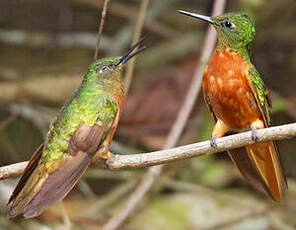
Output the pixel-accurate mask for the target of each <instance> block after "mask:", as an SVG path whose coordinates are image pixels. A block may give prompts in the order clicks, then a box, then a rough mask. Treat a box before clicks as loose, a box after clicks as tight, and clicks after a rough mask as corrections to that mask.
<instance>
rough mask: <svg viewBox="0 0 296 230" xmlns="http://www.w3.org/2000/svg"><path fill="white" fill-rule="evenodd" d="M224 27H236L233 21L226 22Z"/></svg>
mask: <svg viewBox="0 0 296 230" xmlns="http://www.w3.org/2000/svg"><path fill="white" fill-rule="evenodd" d="M222 25H223V26H224V27H225V28H227V29H231V28H235V25H234V24H233V23H232V22H231V21H226V22H224V23H223V24H222Z"/></svg>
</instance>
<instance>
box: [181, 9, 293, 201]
mask: <svg viewBox="0 0 296 230" xmlns="http://www.w3.org/2000/svg"><path fill="white" fill-rule="evenodd" d="M179 12H180V13H182V14H185V15H187V16H191V17H194V18H197V19H201V20H204V21H206V22H208V23H210V24H212V25H213V26H214V28H215V30H216V32H217V35H218V43H217V47H216V49H215V51H214V52H213V54H212V57H211V58H210V60H209V63H208V65H207V67H206V68H205V70H204V75H203V82H202V89H203V95H204V100H205V102H206V104H207V107H208V109H209V111H210V113H211V115H212V117H213V118H214V120H215V126H214V128H213V131H212V138H211V145H212V146H213V147H215V146H216V139H217V138H219V137H222V136H224V135H227V134H228V133H230V132H241V131H243V130H245V129H252V139H253V140H256V139H257V137H256V130H257V129H261V128H265V127H268V126H270V125H271V118H270V108H271V100H270V97H269V94H268V91H267V89H266V87H265V85H264V83H263V80H262V79H261V77H260V74H259V72H258V71H257V70H256V68H255V66H254V65H253V64H252V62H251V59H250V57H249V53H248V45H249V44H250V43H251V42H252V41H253V40H254V38H255V27H254V24H253V23H252V21H251V19H250V18H249V16H248V15H246V14H244V13H239V12H238V13H227V14H223V15H220V16H215V17H208V16H204V15H200V14H195V13H190V12H186V11H181V10H180V11H179ZM228 154H229V156H230V158H231V159H232V161H233V162H234V164H235V165H236V166H237V167H238V169H239V170H240V172H241V173H242V175H243V176H244V177H245V179H246V180H247V181H248V182H249V183H250V184H251V185H253V186H254V187H255V188H257V189H258V190H259V191H261V192H262V193H265V194H268V195H269V196H270V197H271V198H272V199H274V200H277V201H279V200H281V198H282V194H283V192H284V191H285V190H286V188H287V182H286V178H285V175H284V172H283V166H282V163H281V160H280V155H279V152H278V149H277V147H276V144H275V142H273V141H268V142H263V143H256V144H254V145H249V146H246V147H243V148H239V149H234V150H229V151H228Z"/></svg>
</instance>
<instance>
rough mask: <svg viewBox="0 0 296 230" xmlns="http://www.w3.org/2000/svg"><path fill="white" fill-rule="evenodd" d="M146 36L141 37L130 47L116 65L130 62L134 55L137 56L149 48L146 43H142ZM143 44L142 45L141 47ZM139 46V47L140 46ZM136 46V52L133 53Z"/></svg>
mask: <svg viewBox="0 0 296 230" xmlns="http://www.w3.org/2000/svg"><path fill="white" fill-rule="evenodd" d="M144 39H145V37H143V38H141V39H140V40H139V41H138V42H137V43H136V44H135V45H133V46H132V47H131V48H129V49H128V51H127V52H126V53H125V54H124V55H123V56H122V57H121V58H120V60H119V62H118V63H117V64H116V66H121V65H123V64H125V63H127V62H128V60H130V59H131V58H132V57H134V56H136V55H137V54H139V53H141V52H142V51H143V50H145V49H146V48H147V46H146V45H143V46H141V45H142V43H143V41H144ZM140 46H141V47H140ZM138 47H139V48H138ZM136 48H138V49H137V50H136V51H135V52H134V53H132V52H133V51H134V50H135V49H136Z"/></svg>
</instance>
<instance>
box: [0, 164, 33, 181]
mask: <svg viewBox="0 0 296 230" xmlns="http://www.w3.org/2000/svg"><path fill="white" fill-rule="evenodd" d="M28 163H29V161H23V162H20V163H16V164H12V165H7V166H3V167H1V168H0V180H4V179H7V178H11V177H17V176H19V175H21V174H22V173H23V172H24V170H25V168H26V166H27V164H28Z"/></svg>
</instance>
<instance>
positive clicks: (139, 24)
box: [124, 0, 149, 97]
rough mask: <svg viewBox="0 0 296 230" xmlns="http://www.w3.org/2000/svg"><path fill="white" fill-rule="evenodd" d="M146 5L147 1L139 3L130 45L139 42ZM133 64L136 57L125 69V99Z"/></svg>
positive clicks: (130, 80)
mask: <svg viewBox="0 0 296 230" xmlns="http://www.w3.org/2000/svg"><path fill="white" fill-rule="evenodd" d="M148 4H149V0H142V2H141V6H140V9H139V14H138V16H137V20H136V22H137V24H136V26H135V31H134V37H133V42H132V44H135V43H136V42H137V41H139V39H140V37H141V33H142V30H143V25H144V22H145V17H146V11H147V7H148ZM135 63H136V57H134V58H132V59H131V60H130V61H129V63H128V64H127V67H126V74H125V77H124V88H125V89H124V92H125V97H126V96H127V94H128V92H129V88H130V85H131V82H132V79H133V72H134V68H135Z"/></svg>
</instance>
